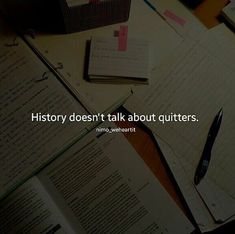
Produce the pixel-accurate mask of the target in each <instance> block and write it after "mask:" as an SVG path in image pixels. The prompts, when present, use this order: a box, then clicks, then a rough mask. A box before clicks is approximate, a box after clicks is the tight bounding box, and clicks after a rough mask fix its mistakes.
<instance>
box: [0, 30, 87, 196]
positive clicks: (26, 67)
mask: <svg viewBox="0 0 235 234" xmlns="http://www.w3.org/2000/svg"><path fill="white" fill-rule="evenodd" d="M4 28H5V27H4V26H3V27H2V28H1V30H2V31H1V32H0V72H1V75H0V93H1V94H0V96H1V102H0V112H1V116H0V122H1V125H0V132H1V134H0V136H1V141H0V149H1V150H0V151H1V154H0V178H1V179H0V197H1V196H3V195H4V194H6V193H7V192H9V191H10V190H12V189H13V188H14V187H16V186H18V185H19V184H20V183H22V182H23V180H25V179H27V178H28V177H29V176H31V175H32V173H34V172H35V171H36V170H38V169H39V168H40V167H42V166H44V165H45V164H46V163H48V161H49V160H51V159H52V158H54V157H55V156H56V155H57V154H58V153H60V152H61V150H62V149H64V148H66V147H68V145H69V144H71V142H72V141H74V140H75V139H76V138H78V137H81V135H83V134H84V133H85V132H86V130H85V127H86V126H85V124H84V123H76V124H73V123H69V122H68V121H67V122H64V123H62V122H63V121H62V119H55V121H53V119H51V121H50V120H48V121H43V122H40V121H39V120H40V119H39V117H40V116H41V115H48V114H49V115H60V116H62V115H66V114H67V115H68V114H72V113H73V112H77V113H80V114H86V113H87V112H86V111H85V110H84V108H83V107H82V106H81V105H80V104H79V103H78V101H77V100H76V99H75V98H74V97H73V96H72V95H71V94H70V93H69V92H68V91H67V90H66V89H65V87H64V86H63V85H62V84H61V83H60V82H59V81H58V80H57V78H56V76H55V75H53V74H52V73H51V72H50V70H49V69H48V68H47V67H46V66H45V65H44V64H43V63H42V62H41V61H40V60H39V59H38V58H37V57H36V56H35V54H34V53H33V52H32V51H31V50H30V49H29V48H28V47H27V46H26V45H25V43H24V42H23V41H22V40H21V39H20V38H19V37H17V36H16V35H15V34H14V33H11V31H10V30H9V29H8V31H5V32H4ZM5 29H6V28H5ZM13 42H14V44H13ZM32 116H34V117H32ZM38 116H39V117H38ZM61 136H63V137H61Z"/></svg>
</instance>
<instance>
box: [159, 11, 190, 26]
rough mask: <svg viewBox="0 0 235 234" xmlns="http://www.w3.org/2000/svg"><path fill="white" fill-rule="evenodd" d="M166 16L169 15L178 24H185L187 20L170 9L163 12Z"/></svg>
mask: <svg viewBox="0 0 235 234" xmlns="http://www.w3.org/2000/svg"><path fill="white" fill-rule="evenodd" d="M163 14H164V15H165V16H166V17H168V18H169V19H171V20H173V21H175V22H176V23H177V24H179V25H181V26H184V25H185V23H186V20H185V19H183V18H181V17H179V16H178V15H176V14H175V13H174V12H172V11H170V10H165V12H164V13H163Z"/></svg>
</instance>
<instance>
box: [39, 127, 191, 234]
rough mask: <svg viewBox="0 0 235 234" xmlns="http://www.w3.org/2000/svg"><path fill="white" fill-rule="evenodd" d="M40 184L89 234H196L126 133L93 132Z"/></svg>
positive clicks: (45, 174) (44, 175) (49, 169)
mask: <svg viewBox="0 0 235 234" xmlns="http://www.w3.org/2000/svg"><path fill="white" fill-rule="evenodd" d="M100 127H101V128H108V127H111V128H115V127H116V126H115V125H110V123H109V124H102V125H101V126H100ZM120 146H121V147H120ZM38 178H39V179H40V181H41V182H42V183H43V185H44V186H45V187H46V188H47V191H48V192H49V193H50V195H51V196H52V197H53V199H54V200H55V202H56V203H57V206H58V207H60V208H61V210H63V213H64V214H65V216H66V217H70V220H74V221H73V226H74V229H75V230H76V224H78V222H79V224H80V225H81V226H82V227H83V229H84V231H85V232H87V233H94V232H97V233H120V232H122V233H133V234H134V233H182V234H183V233H185V234H186V233H190V232H191V231H192V230H193V227H192V226H191V224H190V223H189V222H188V220H187V219H186V218H185V216H184V215H183V213H182V211H181V210H180V209H179V208H178V207H177V206H176V204H175V203H174V202H173V200H171V198H170V197H169V195H168V194H167V193H166V191H165V190H164V189H163V188H162V186H161V185H160V183H159V182H158V181H157V180H156V178H155V177H154V176H153V174H152V173H151V172H150V171H149V169H148V168H147V166H146V165H145V163H144V162H143V161H142V159H141V158H140V157H139V156H138V154H137V153H136V152H135V151H134V149H133V148H132V147H131V146H130V144H129V143H128V142H127V140H126V139H125V138H124V136H123V135H122V134H121V133H115V134H109V133H105V134H100V133H99V134H98V135H97V134H96V133H95V131H93V132H91V133H90V134H89V135H88V136H86V137H85V139H82V140H81V141H80V142H79V143H77V144H75V145H74V146H73V147H72V148H70V149H69V150H68V151H67V152H66V153H65V154H64V156H63V157H62V158H59V159H58V160H57V161H55V162H54V163H53V164H51V165H49V166H48V167H47V168H45V170H44V171H42V172H41V173H39V175H38ZM159 211H161V212H159Z"/></svg>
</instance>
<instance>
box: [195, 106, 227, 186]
mask: <svg viewBox="0 0 235 234" xmlns="http://www.w3.org/2000/svg"><path fill="white" fill-rule="evenodd" d="M222 116H223V110H222V108H221V109H220V110H219V112H218V113H217V115H216V116H215V118H214V120H213V122H212V124H211V127H210V130H209V133H208V136H207V139H206V144H205V146H204V149H203V152H202V156H201V159H200V161H199V163H198V166H197V169H196V172H195V176H194V183H195V184H196V185H198V184H199V182H200V181H201V179H202V178H203V177H204V176H205V174H206V172H207V169H208V167H209V162H210V158H211V150H212V147H213V144H214V142H215V139H216V136H217V134H218V132H219V129H220V125H221V121H222Z"/></svg>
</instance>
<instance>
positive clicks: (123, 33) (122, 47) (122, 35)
mask: <svg viewBox="0 0 235 234" xmlns="http://www.w3.org/2000/svg"><path fill="white" fill-rule="evenodd" d="M127 38H128V26H126V25H121V26H120V30H119V35H118V50H119V51H126V50H127Z"/></svg>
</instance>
